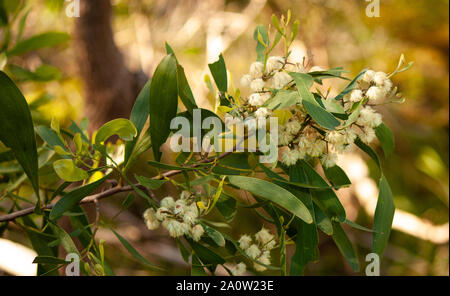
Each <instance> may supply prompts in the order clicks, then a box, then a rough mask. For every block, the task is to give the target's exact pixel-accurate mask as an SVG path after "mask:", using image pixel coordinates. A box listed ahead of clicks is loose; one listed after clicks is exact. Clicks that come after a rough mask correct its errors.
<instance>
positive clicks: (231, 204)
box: [191, 182, 236, 221]
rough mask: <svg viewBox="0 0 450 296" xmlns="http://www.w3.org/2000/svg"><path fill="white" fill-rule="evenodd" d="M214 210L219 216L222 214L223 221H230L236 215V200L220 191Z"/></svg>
mask: <svg viewBox="0 0 450 296" xmlns="http://www.w3.org/2000/svg"><path fill="white" fill-rule="evenodd" d="M193 183H194V182H192V183H191V185H192V184H193ZM216 208H217V210H218V211H219V212H220V214H222V216H223V217H224V218H225V220H227V221H231V220H232V219H233V218H234V215H235V214H236V200H235V199H234V198H233V197H232V196H230V195H228V194H226V193H225V192H223V191H222V194H221V195H220V198H219V200H218V201H217V204H216Z"/></svg>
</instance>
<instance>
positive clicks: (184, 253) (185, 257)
mask: <svg viewBox="0 0 450 296" xmlns="http://www.w3.org/2000/svg"><path fill="white" fill-rule="evenodd" d="M175 241H176V243H177V247H178V250H180V253H181V257H183V260H184V261H185V262H186V263H189V257H190V256H191V253H190V252H189V251H188V249H186V247H185V246H184V245H183V243H182V242H181V240H180V239H179V238H176V239H175Z"/></svg>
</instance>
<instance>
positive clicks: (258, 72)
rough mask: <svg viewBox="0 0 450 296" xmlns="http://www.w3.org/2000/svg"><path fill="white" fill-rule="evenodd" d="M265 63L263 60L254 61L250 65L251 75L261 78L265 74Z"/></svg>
mask: <svg viewBox="0 0 450 296" xmlns="http://www.w3.org/2000/svg"><path fill="white" fill-rule="evenodd" d="M263 70H264V65H263V63H261V62H254V63H253V64H251V65H250V75H251V76H252V77H253V78H261V77H262V75H263Z"/></svg>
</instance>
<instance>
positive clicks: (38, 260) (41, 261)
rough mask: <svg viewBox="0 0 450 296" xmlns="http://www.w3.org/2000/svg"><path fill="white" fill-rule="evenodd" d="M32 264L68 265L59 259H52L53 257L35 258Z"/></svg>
mask: <svg viewBox="0 0 450 296" xmlns="http://www.w3.org/2000/svg"><path fill="white" fill-rule="evenodd" d="M33 263H36V264H67V263H70V262H69V261H66V260H64V259H61V258H57V257H53V256H37V257H36V258H34V260H33Z"/></svg>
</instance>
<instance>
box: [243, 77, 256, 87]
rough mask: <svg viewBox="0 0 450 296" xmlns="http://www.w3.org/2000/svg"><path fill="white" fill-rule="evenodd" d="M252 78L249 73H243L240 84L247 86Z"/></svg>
mask: <svg viewBox="0 0 450 296" xmlns="http://www.w3.org/2000/svg"><path fill="white" fill-rule="evenodd" d="M252 80H253V78H252V76H251V75H249V74H245V75H244V76H242V78H241V85H242V86H243V87H246V86H249V85H250V83H251V82H252Z"/></svg>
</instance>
